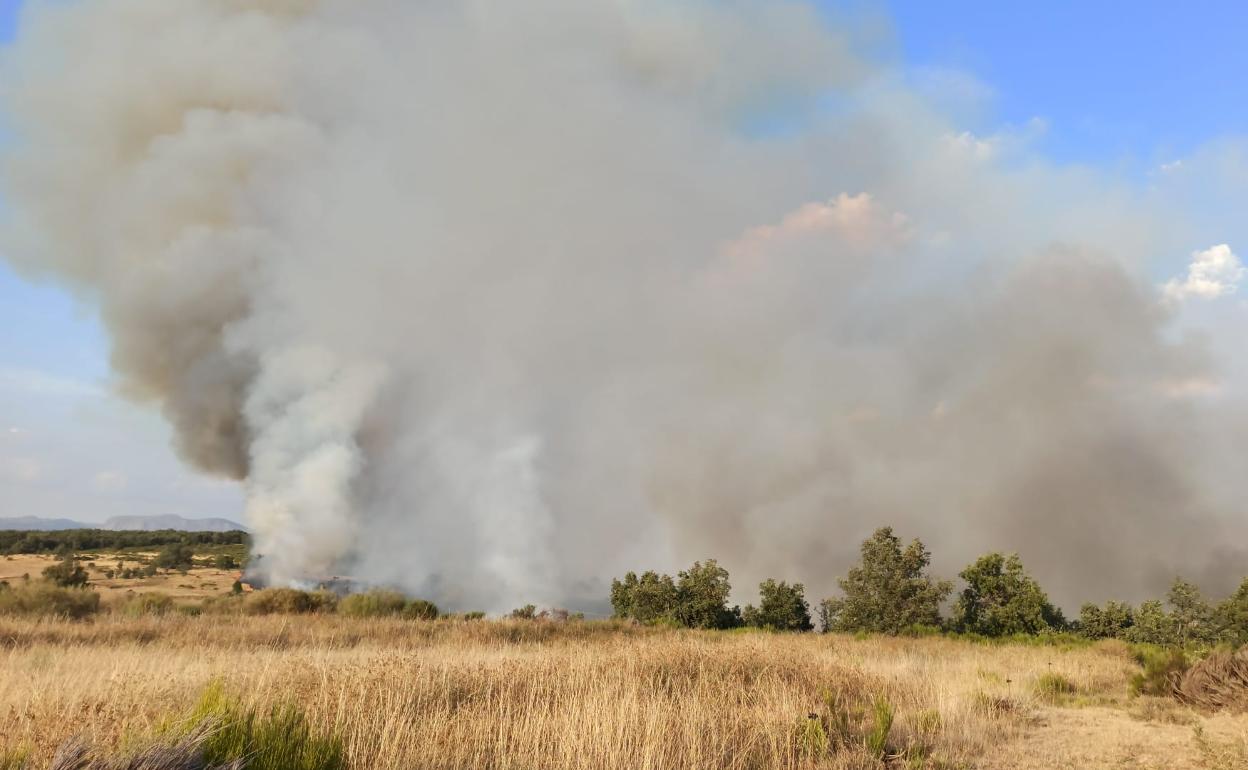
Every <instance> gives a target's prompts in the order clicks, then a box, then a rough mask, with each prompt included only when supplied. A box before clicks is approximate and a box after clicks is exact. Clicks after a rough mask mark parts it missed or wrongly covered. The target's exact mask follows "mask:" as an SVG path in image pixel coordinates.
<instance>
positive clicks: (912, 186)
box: [0, 0, 1248, 628]
mask: <svg viewBox="0 0 1248 770" xmlns="http://www.w3.org/2000/svg"><path fill="white" fill-rule="evenodd" d="M27 6H28V7H26V9H25V11H24V17H23V22H22V33H21V38H20V40H18V41H17V43H16V44H15V45H14V46H13V47H12V49H10V50H8V51H6V53H5V55H4V59H3V62H0V99H2V109H3V119H4V122H5V124H6V128H7V129H8V131H10V132H11V135H12V137H13V138H12V141H6V143H5V144H4V145H3V148H2V150H0V151H2V152H3V154H4V157H3V165H2V169H3V171H2V175H3V176H2V181H3V194H4V197H5V202H6V210H5V214H4V219H3V222H2V223H0V245H2V248H0V253H3V255H4V257H5V258H6V259H8V260H10V261H11V262H12V263H13V264H14V266H15V267H16V268H17V269H19V270H20V271H22V272H23V273H24V274H26V275H29V276H32V277H35V278H38V279H47V280H53V281H57V282H59V283H61V284H62V285H64V286H66V287H67V288H68V289H69V290H70V291H72V292H74V294H75V295H76V296H78V297H79V298H81V300H82V301H83V302H84V303H86V304H87V305H88V306H90V307H92V308H93V309H95V310H97V311H98V313H99V315H100V317H101V318H102V319H103V322H104V323H105V325H106V326H107V328H108V330H109V333H110V335H111V342H112V363H113V367H114V370H115V373H116V385H117V387H118V388H119V389H120V390H121V391H122V392H124V393H125V394H126V395H128V396H130V397H132V398H133V399H135V400H137V401H139V402H142V403H147V404H150V405H151V407H152V408H153V409H159V410H160V411H161V413H162V414H163V415H164V416H165V417H166V418H167V419H168V421H169V422H170V424H171V425H172V426H173V428H174V430H175V433H176V444H177V446H176V449H177V451H178V452H179V453H180V454H181V456H182V457H184V458H185V459H186V461H187V462H188V463H190V464H192V465H193V466H195V467H196V468H199V469H201V470H203V471H204V472H205V473H210V474H217V475H222V476H226V477H229V478H234V479H237V480H238V481H239V482H240V483H241V484H243V485H244V487H245V489H246V494H247V510H246V512H245V516H246V525H247V526H248V527H249V528H251V530H252V535H253V537H254V541H255V550H256V551H257V552H259V553H263V554H264V555H265V559H264V568H265V569H267V570H268V571H269V572H270V573H271V574H270V575H269V577H270V578H271V579H272V580H273V581H275V582H276V583H282V582H287V583H293V582H297V581H299V580H300V579H302V578H303V577H305V576H307V575H314V576H324V575H333V574H350V575H353V576H358V577H359V578H360V579H362V580H368V581H375V582H377V583H379V584H384V585H395V586H400V587H402V588H403V589H405V590H406V591H408V592H409V593H411V594H413V595H419V596H426V597H430V598H431V599H434V600H435V601H437V603H438V604H439V605H440V606H443V607H446V608H449V609H462V608H478V607H480V608H488V609H490V610H493V611H499V610H502V609H506V608H510V607H515V606H519V605H521V604H523V603H525V602H529V601H537V602H540V603H541V604H543V605H548V606H565V605H569V604H573V603H575V602H576V601H577V600H578V599H580V598H583V597H586V596H592V597H601V596H603V595H604V594H606V593H607V591H606V589H605V586H606V580H607V579H608V578H609V576H611V575H617V574H621V573H622V572H623V571H624V570H625V569H627V568H629V567H630V566H631V565H634V564H638V563H645V564H653V565H654V566H656V567H657V568H660V569H665V570H668V571H674V570H675V569H676V568H677V566H678V565H684V564H689V563H690V562H691V561H692V560H693V559H695V558H701V557H702V556H703V555H705V554H708V553H710V554H715V555H716V556H717V557H719V558H721V559H722V560H723V562H724V563H725V564H732V565H733V568H734V570H737V571H738V574H740V575H741V576H742V580H741V584H742V585H754V584H757V583H758V582H760V581H762V580H764V579H767V578H775V579H776V580H779V581H790V582H788V583H787V584H786V585H787V586H788V587H790V588H792V587H793V584H792V582H791V581H794V580H797V579H800V580H802V581H804V583H803V585H805V586H809V587H811V589H812V591H813V590H816V587H818V590H819V591H820V592H821V593H822V592H823V591H824V590H826V589H825V588H824V587H826V586H831V585H833V581H834V580H835V579H836V578H837V577H838V576H842V575H847V574H850V575H851V577H850V578H849V580H850V582H851V585H853V586H858V587H861V588H863V591H862V592H858V591H857V589H855V591H854V592H851V593H850V595H849V596H847V604H846V605H845V607H844V608H842V609H841V610H840V611H841V612H842V613H844V612H847V611H852V610H853V607H854V606H855V605H854V604H853V602H855V601H857V600H858V599H857V597H859V596H861V597H868V596H870V595H871V593H870V591H869V590H868V589H870V588H871V586H872V585H873V584H872V583H871V581H870V580H869V579H867V577H868V576H863V578H864V579H863V580H862V581H860V580H858V578H857V577H854V576H853V575H852V573H849V572H848V570H849V568H850V566H851V565H852V564H853V563H854V561H855V560H856V559H857V557H858V554H857V553H856V550H855V549H856V543H858V542H859V541H860V540H861V539H862V538H863V537H866V536H867V535H869V533H871V532H872V531H874V530H875V529H876V528H877V527H878V526H880V524H881V523H882V522H892V523H894V524H895V525H897V526H898V528H899V529H903V530H904V531H906V532H912V533H914V534H915V535H918V536H920V537H922V539H923V540H924V541H925V542H926V543H929V544H930V545H931V546H932V549H933V551H934V552H935V553H936V554H937V557H936V558H937V559H938V561H937V563H936V564H935V566H936V567H939V568H940V569H939V570H938V571H939V572H941V573H942V574H954V573H955V571H956V570H957V569H958V568H960V567H961V566H963V565H965V564H968V563H970V562H971V560H973V559H974V558H976V557H978V556H979V555H981V554H983V553H987V552H992V551H997V550H1002V549H1009V550H1014V549H1018V550H1019V551H1020V557H1021V559H1022V561H1023V562H1025V563H1026V564H1027V565H1028V567H1029V569H1030V570H1032V571H1033V573H1034V575H1035V577H1036V579H1037V580H1038V581H1039V583H1040V584H1043V585H1045V586H1046V587H1047V590H1048V591H1050V592H1051V593H1050V594H1049V596H1050V597H1051V598H1052V600H1053V602H1054V603H1056V604H1059V605H1066V606H1073V605H1072V604H1071V603H1073V602H1078V601H1082V600H1084V599H1094V600H1096V601H1098V602H1101V601H1104V600H1105V599H1109V598H1111V597H1118V598H1120V599H1123V600H1127V601H1132V602H1135V601H1139V600H1140V599H1142V598H1144V597H1146V596H1150V595H1156V594H1158V593H1159V592H1160V591H1162V590H1164V588H1165V586H1166V584H1167V583H1168V581H1169V580H1170V579H1171V577H1172V576H1173V575H1174V574H1177V573H1181V574H1185V575H1190V576H1192V578H1193V579H1197V582H1200V583H1201V584H1202V585H1210V586H1212V587H1214V588H1216V590H1217V591H1218V592H1219V593H1220V592H1223V591H1230V590H1231V589H1233V587H1234V581H1236V580H1238V579H1239V577H1240V574H1239V573H1238V572H1237V571H1236V570H1237V568H1238V567H1239V566H1240V565H1242V563H1243V559H1242V558H1241V557H1242V549H1239V547H1238V546H1236V545H1235V544H1236V543H1238V542H1242V541H1243V537H1244V535H1245V526H1246V525H1245V524H1244V518H1243V507H1242V506H1243V500H1244V499H1245V498H1246V496H1245V492H1246V491H1248V490H1246V489H1245V481H1244V474H1243V473H1242V458H1243V456H1244V449H1245V445H1244V441H1245V440H1246V439H1245V438H1244V437H1245V436H1248V430H1244V428H1245V426H1246V425H1248V422H1246V421H1245V419H1244V416H1245V412H1244V409H1243V399H1242V395H1241V391H1240V389H1239V388H1238V387H1237V385H1238V383H1237V382H1235V381H1234V379H1233V373H1232V372H1231V371H1230V370H1229V369H1230V367H1229V366H1228V362H1227V361H1226V360H1225V356H1224V355H1223V354H1222V353H1221V352H1220V351H1222V350H1223V348H1220V347H1219V346H1218V345H1216V344H1214V340H1213V339H1211V335H1210V334H1206V333H1199V332H1197V331H1193V330H1192V329H1191V328H1188V327H1185V326H1183V325H1182V324H1181V323H1180V321H1181V320H1182V318H1183V317H1184V316H1183V314H1184V312H1185V310H1184V308H1186V307H1190V306H1194V305H1199V304H1200V303H1214V302H1216V301H1217V300H1218V298H1219V297H1224V296H1227V295H1230V294H1233V293H1234V292H1235V290H1236V288H1237V286H1238V282H1239V281H1240V280H1241V278H1242V276H1243V268H1242V266H1241V265H1240V262H1239V259H1238V257H1237V256H1236V254H1235V251H1234V247H1235V244H1227V243H1225V242H1224V241H1225V240H1227V239H1228V237H1229V236H1228V235H1226V234H1225V233H1226V228H1229V227H1231V225H1230V224H1226V225H1219V226H1211V225H1210V224H1209V222H1208V221H1207V217H1205V216H1204V214H1203V212H1202V211H1201V210H1197V209H1198V208H1199V207H1198V206H1195V205H1194V204H1193V203H1192V202H1191V201H1193V200H1197V199H1199V196H1198V195H1196V194H1194V193H1193V192H1192V189H1191V188H1185V187H1177V186H1173V185H1171V184H1170V183H1169V182H1167V180H1164V179H1158V180H1156V182H1155V183H1153V184H1151V185H1150V186H1149V187H1148V188H1147V189H1143V188H1138V189H1137V188H1136V187H1134V186H1131V185H1129V184H1126V183H1125V182H1124V181H1123V180H1119V179H1115V178H1113V177H1112V176H1108V175H1103V174H1100V173H1097V172H1095V171H1092V170H1089V169H1082V168H1066V167H1058V166H1054V165H1052V164H1050V163H1047V162H1046V161H1045V160H1044V159H1043V158H1041V157H1039V156H1038V155H1037V154H1036V153H1035V152H1034V151H1033V150H1032V149H1031V148H1030V147H1029V146H1028V143H1027V138H1026V136H1025V135H1023V132H1019V133H1018V134H1012V133H1009V132H1003V133H1001V134H999V135H992V136H974V135H972V134H969V133H967V132H966V131H965V130H964V129H963V127H962V126H961V125H960V124H959V123H958V121H957V120H956V119H955V118H954V117H953V116H951V115H946V114H944V111H943V110H942V107H941V106H940V104H939V103H938V102H937V101H936V100H933V99H929V98H928V97H927V96H926V95H925V94H924V93H922V92H921V91H919V90H916V89H914V88H912V87H911V86H909V85H907V80H906V78H904V77H901V76H899V73H898V71H897V69H896V67H895V66H894V65H893V64H892V63H890V61H889V58H888V56H887V54H886V53H885V52H881V51H879V50H876V49H875V48H874V45H875V43H873V42H872V41H871V39H869V38H870V36H865V37H864V36H860V35H859V34H857V33H856V31H855V30H856V27H855V26H854V25H852V24H849V23H843V22H842V21H840V20H838V19H836V18H829V17H827V16H826V15H824V14H821V13H820V12H819V11H817V9H816V8H815V7H814V6H813V5H811V4H808V3H804V2H762V1H761V0H760V1H758V2H754V1H750V0H747V1H746V2H738V3H726V4H725V3H718V2H711V1H710V0H694V1H693V2H682V3H677V4H665V3H652V2H647V1H645V0H620V1H618V2H606V1H605V0H604V1H602V2H599V1H598V0H589V1H587V0H531V2H525V3H501V4H500V3H493V2H484V1H482V0H458V1H456V2H446V3H432V4H431V3H412V2H408V1H407V0H319V1H317V0H262V1H259V2H246V3H244V2H234V1H232V0H227V1H224V2H223V1H221V0H188V1H187V2H183V3H176V4H175V3H169V2H168V0H93V1H92V2H52V1H51V0H42V1H40V0H31V2H29V3H28V4H27ZM860 38H861V39H860ZM759 126H774V127H776V129H775V130H760V129H759V128H758V127H759ZM1202 158H1203V159H1202ZM1185 168H1186V171H1185V173H1187V174H1189V175H1190V174H1201V173H1205V172H1209V169H1219V168H1221V166H1220V165H1219V162H1218V158H1217V157H1216V156H1214V155H1211V154H1206V155H1204V156H1200V157H1196V158H1194V159H1193V160H1192V162H1190V163H1188V164H1187V166H1186V167H1185ZM1202 169H1204V170H1205V171H1202ZM1209 173H1212V172H1209ZM1188 178H1191V177H1188ZM1211 178H1213V177H1211ZM1209 189H1214V188H1213V187H1210V188H1209ZM1218 189H1219V190H1221V189H1222V188H1218ZM1228 189H1229V188H1228ZM1227 196H1228V197H1230V198H1231V199H1233V195H1232V193H1227ZM1224 205H1227V204H1225V202H1224ZM1232 208H1234V207H1232ZM1240 208H1242V206H1241V207H1240ZM1239 248H1244V247H1239ZM1189 255H1190V260H1191V265H1190V266H1189V265H1187V264H1186V262H1187V261H1188V259H1189ZM1158 266H1164V268H1165V274H1164V275H1159V274H1157V270H1158V269H1159V268H1158ZM1210 544H1222V546H1221V547H1219V548H1212V549H1211V548H1210ZM890 547H891V546H890ZM920 556H921V555H920V554H915V553H910V552H908V551H902V553H901V557H902V558H904V559H905V560H906V562H907V563H909V564H910V565H911V566H914V565H919V566H920V567H921V568H926V567H927V566H928V565H927V562H926V557H925V556H924V557H922V558H919V557H920ZM919 572H922V569H920V570H919ZM918 574H919V573H918V572H916V573H915V575H918ZM912 579H914V580H919V581H920V583H913V584H910V585H911V587H913V588H915V589H916V593H915V594H914V596H915V598H916V601H917V600H918V599H921V601H919V602H918V605H920V606H918V608H917V609H916V610H915V611H914V612H907V614H906V616H905V618H904V619H900V620H898V622H902V620H904V622H906V623H910V622H926V620H928V619H930V614H931V613H930V609H931V607H932V606H934V604H938V603H939V600H940V599H941V598H942V597H943V593H942V591H941V590H940V589H941V585H940V584H939V583H936V584H921V580H922V578H920V577H914V576H912ZM637 580H638V586H640V585H641V584H642V583H645V588H644V590H641V589H640V588H638V590H637V591H634V593H633V594H632V598H631V599H630V601H632V602H633V603H634V604H633V606H634V607H636V608H637V609H636V612H638V613H639V614H645V615H647V617H649V616H651V615H655V614H656V613H658V614H662V613H661V612H660V610H661V609H662V608H665V607H668V606H669V605H670V602H672V601H673V599H672V591H673V590H674V591H675V596H676V599H675V600H674V601H675V602H676V605H675V606H676V607H678V608H681V609H680V610H679V611H680V612H681V613H686V612H687V613H690V614H689V615H688V617H683V618H682V622H687V623H689V624H690V625H698V626H719V625H723V624H726V623H729V622H731V620H732V619H731V618H730V617H728V616H725V615H723V614H721V610H723V609H724V608H726V607H727V604H726V600H727V596H726V591H727V588H726V585H727V578H726V575H719V574H718V573H717V572H716V571H715V569H714V565H713V563H702V564H701V565H699V566H698V568H697V569H696V570H693V571H690V572H689V573H688V574H687V575H685V574H682V575H681V576H680V578H679V579H678V580H676V581H673V583H672V584H671V585H668V584H667V583H666V582H664V581H662V580H654V579H651V580H649V582H647V579H646V577H645V576H644V575H643V576H642V577H641V578H637ZM1210 590H1213V588H1211V589H1210ZM1090 593H1092V594H1096V593H1100V594H1101V595H1089V594H1090ZM721 595H722V598H723V599H724V600H725V601H723V602H719V598H720V597H721ZM694 599H698V600H699V601H694ZM665 602H666V603H669V604H665ZM716 602H719V603H718V604H717V603H716ZM968 606H969V605H968ZM717 608H718V609H717ZM662 611H666V610H662ZM728 612H729V613H730V612H731V611H730V610H728ZM1115 622H1117V621H1115ZM892 625H893V624H892V622H891V621H890V623H889V627H890V628H891V627H892ZM1115 627H1116V626H1115Z"/></svg>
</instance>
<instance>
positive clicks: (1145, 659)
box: [1131, 644, 1191, 695]
mask: <svg viewBox="0 0 1248 770" xmlns="http://www.w3.org/2000/svg"><path fill="white" fill-rule="evenodd" d="M1135 660H1136V662H1137V663H1139V664H1140V666H1142V667H1143V669H1144V670H1143V671H1141V672H1140V673H1138V674H1136V675H1135V676H1133V677H1131V692H1132V693H1134V694H1135V695H1170V693H1171V686H1172V684H1173V682H1174V680H1175V678H1177V677H1178V676H1180V675H1181V674H1182V673H1183V672H1184V671H1186V670H1187V669H1188V666H1189V665H1191V663H1190V662H1189V661H1188V658H1187V655H1186V653H1184V652H1183V650H1180V649H1176V648H1174V647H1158V646H1155V645H1149V644H1140V645H1136V647H1135Z"/></svg>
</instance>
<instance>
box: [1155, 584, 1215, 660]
mask: <svg viewBox="0 0 1248 770" xmlns="http://www.w3.org/2000/svg"><path fill="white" fill-rule="evenodd" d="M1166 601H1167V602H1169V604H1170V618H1171V619H1172V620H1173V622H1174V632H1175V636H1176V637H1177V641H1178V643H1179V644H1180V645H1184V644H1187V643H1188V642H1203V643H1211V642H1213V641H1214V639H1215V637H1216V630H1217V629H1216V628H1215V627H1214V618H1213V608H1212V607H1210V606H1209V602H1207V601H1205V597H1204V596H1202V595H1201V593H1200V589H1199V588H1198V587H1197V586H1196V584H1195V583H1189V582H1187V581H1186V580H1184V579H1183V578H1181V577H1176V578H1175V579H1174V584H1173V585H1171V586H1170V591H1169V592H1168V593H1167V594H1166Z"/></svg>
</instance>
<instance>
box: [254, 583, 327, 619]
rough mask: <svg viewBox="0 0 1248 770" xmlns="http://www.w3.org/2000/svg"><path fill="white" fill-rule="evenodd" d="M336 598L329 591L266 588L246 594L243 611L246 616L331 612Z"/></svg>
mask: <svg viewBox="0 0 1248 770" xmlns="http://www.w3.org/2000/svg"><path fill="white" fill-rule="evenodd" d="M337 603H338V597H337V596H335V595H334V594H332V593H330V592H329V591H300V590H299V589H297V588H266V589H264V590H263V591H256V592H254V593H251V594H248V595H247V596H246V598H245V599H244V600H243V611H244V612H246V613H247V614H248V615H295V614H300V613H307V612H333V611H334V608H335V606H336V605H337Z"/></svg>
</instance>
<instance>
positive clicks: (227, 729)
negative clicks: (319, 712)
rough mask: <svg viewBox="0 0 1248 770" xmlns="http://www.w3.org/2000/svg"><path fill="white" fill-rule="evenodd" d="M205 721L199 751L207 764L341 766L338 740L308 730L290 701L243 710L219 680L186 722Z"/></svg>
mask: <svg viewBox="0 0 1248 770" xmlns="http://www.w3.org/2000/svg"><path fill="white" fill-rule="evenodd" d="M186 724H188V725H191V726H192V729H194V728H195V727H197V726H199V725H203V724H210V725H212V729H211V730H209V731H208V733H207V735H206V737H205V739H204V741H203V743H202V744H201V746H200V750H201V752H202V754H203V758H204V760H205V761H206V762H208V763H210V764H225V763H227V762H233V761H236V760H240V759H241V760H244V761H245V762H246V767H247V770H345V768H346V767H347V760H346V754H345V752H344V750H343V745H342V740H341V739H340V738H338V737H337V736H335V735H332V734H326V733H323V732H320V731H318V730H314V729H313V727H312V725H311V724H309V723H308V719H307V717H306V716H305V715H304V713H303V711H301V710H300V709H299V708H298V707H296V706H294V705H293V704H287V705H283V706H275V707H274V708H272V709H270V710H268V711H258V710H256V709H251V708H244V707H243V706H242V705H240V704H239V703H238V702H237V701H235V700H233V699H232V698H230V697H228V696H227V695H226V694H225V691H224V689H223V688H222V687H221V685H220V684H219V683H216V684H213V685H211V686H209V688H208V690H207V691H206V692H205V693H204V695H203V697H201V698H200V701H199V704H198V705H197V706H196V707H195V710H194V711H193V712H192V713H191V717H190V719H189V720H187V721H186Z"/></svg>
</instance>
